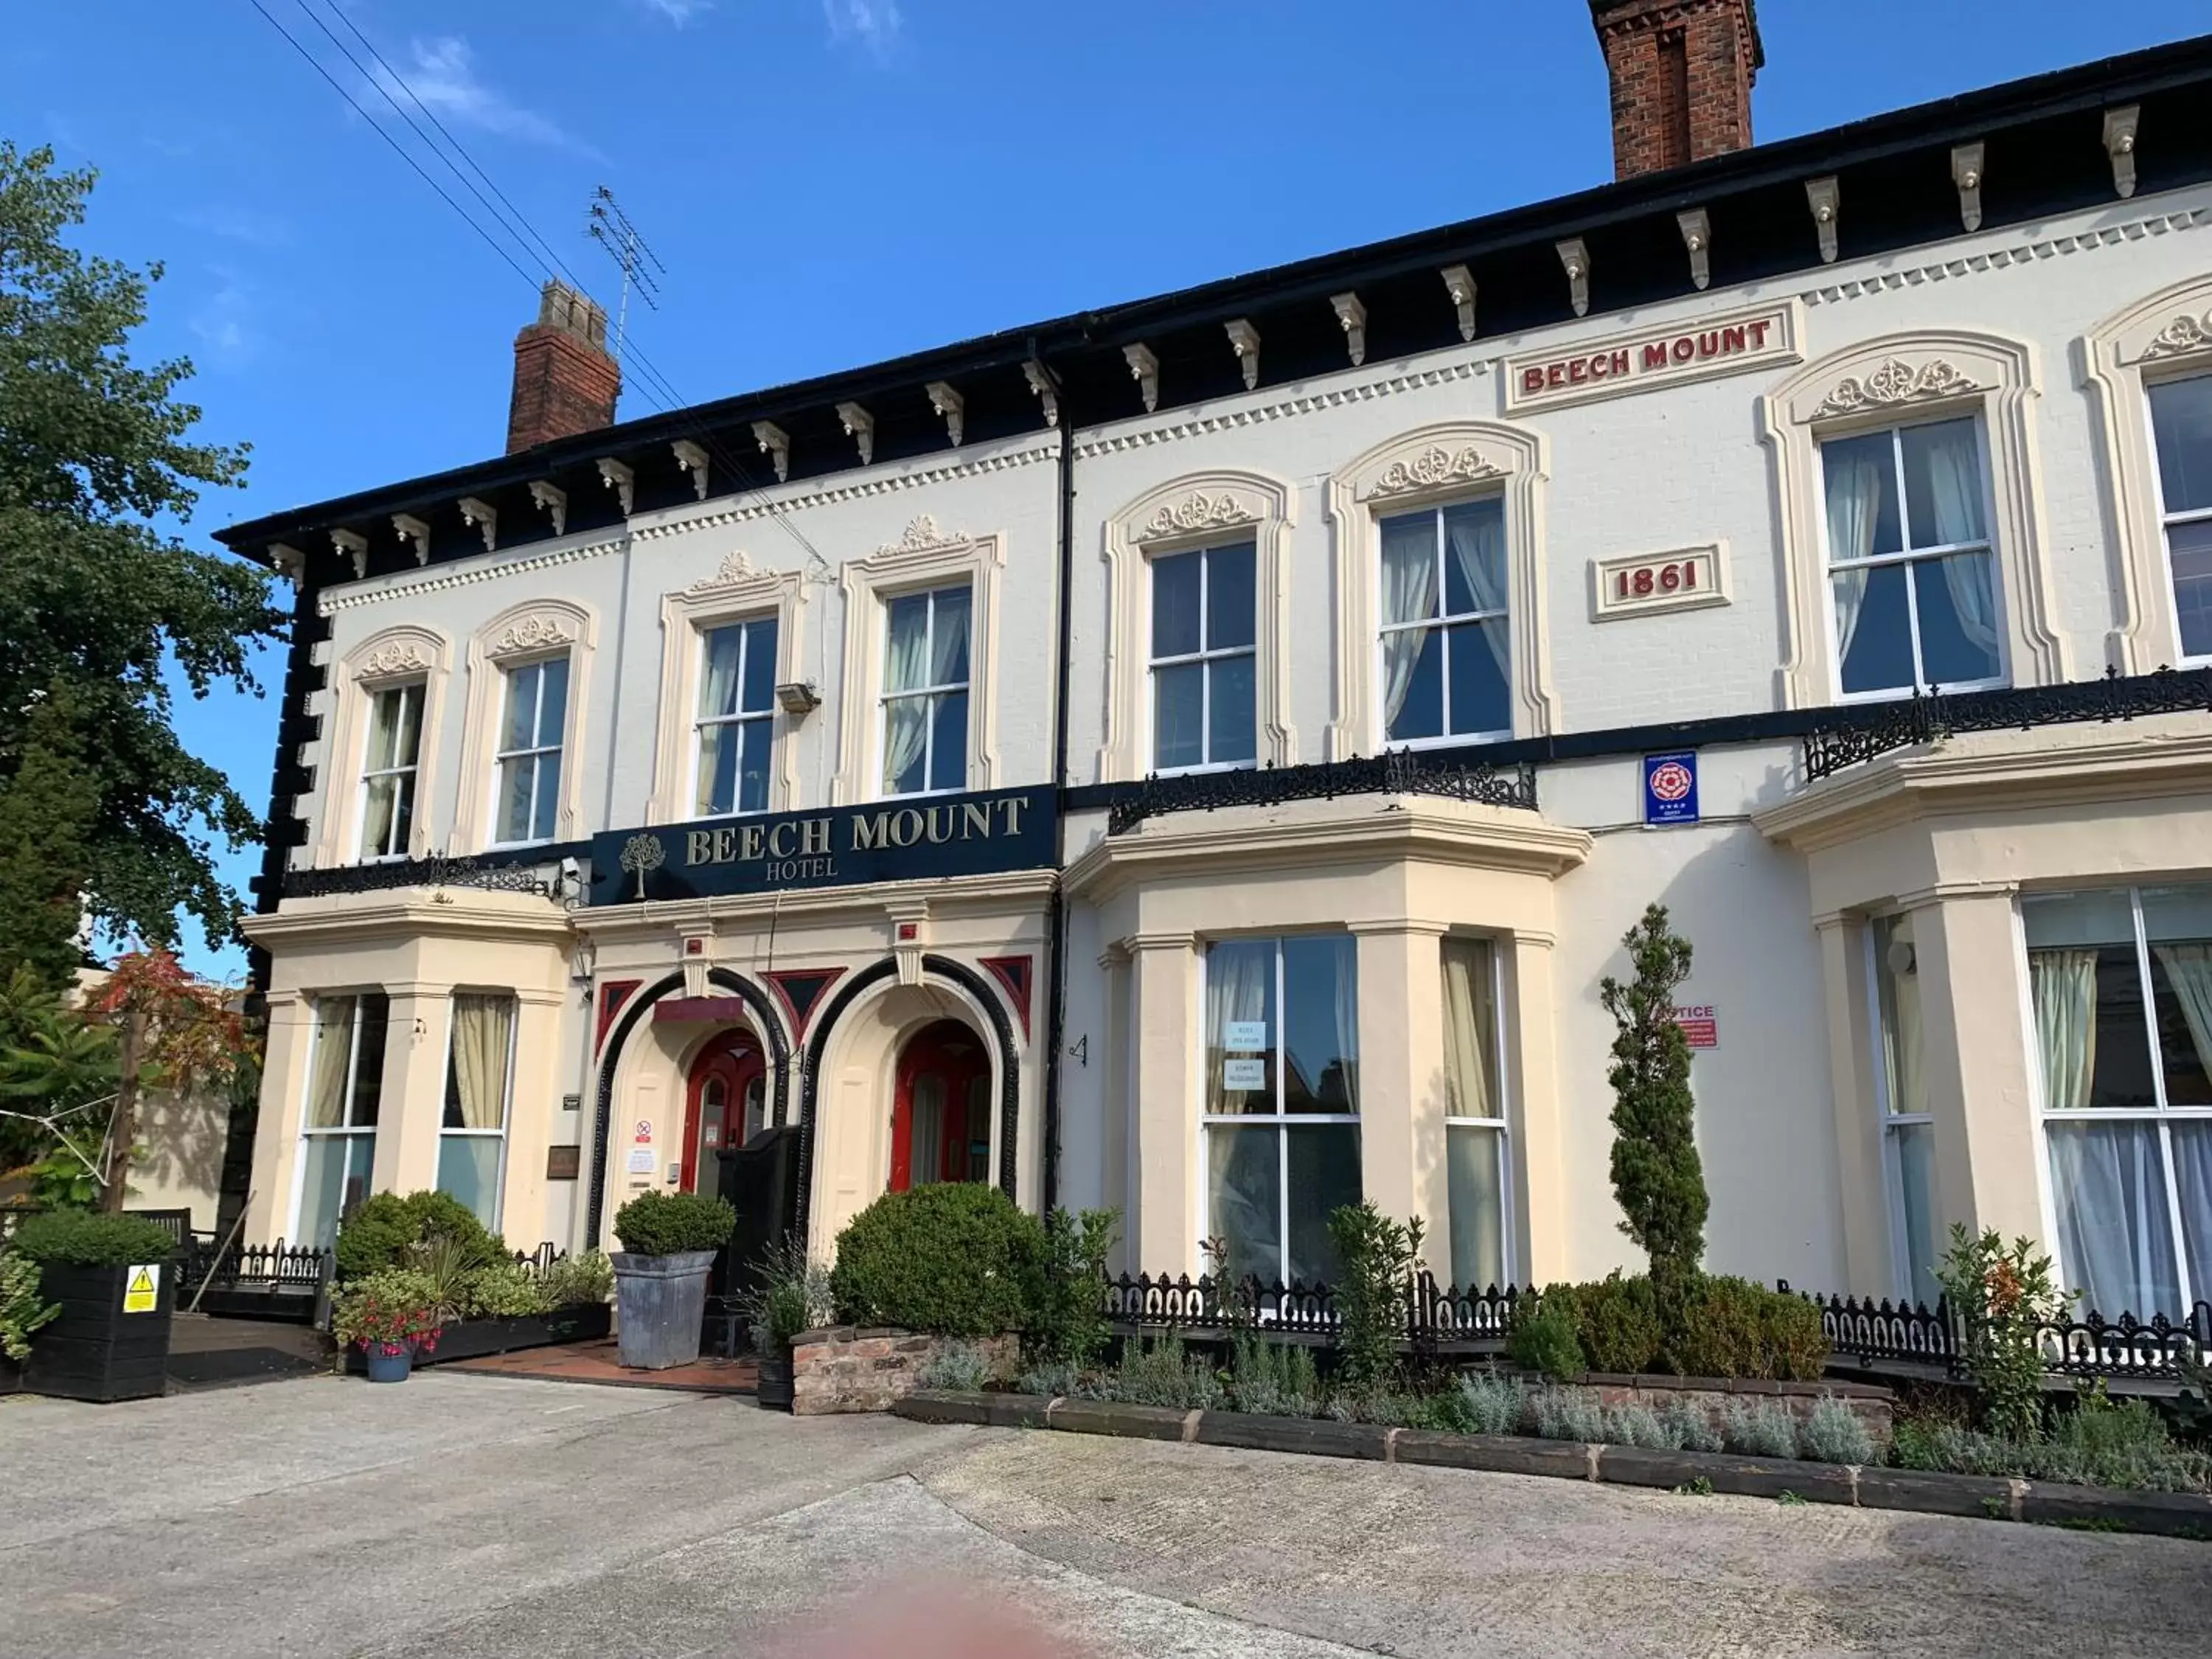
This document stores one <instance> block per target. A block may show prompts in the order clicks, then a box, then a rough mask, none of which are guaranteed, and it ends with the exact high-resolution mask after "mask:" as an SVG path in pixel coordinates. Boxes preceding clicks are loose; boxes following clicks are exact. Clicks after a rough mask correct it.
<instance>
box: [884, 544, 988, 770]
mask: <svg viewBox="0 0 2212 1659" xmlns="http://www.w3.org/2000/svg"><path fill="white" fill-rule="evenodd" d="M885 611H886V613H887V614H886V618H885V623H886V625H885V629H884V692H883V757H884V769H883V791H884V793H885V794H887V795H921V794H935V793H943V792H945V791H948V790H957V789H964V788H966V787H968V621H969V590H968V588H967V587H966V586H959V587H939V588H934V589H932V590H931V591H930V592H926V593H906V594H902V595H900V596H899V597H897V598H896V599H892V600H890V603H889V605H887V606H886V607H885Z"/></svg>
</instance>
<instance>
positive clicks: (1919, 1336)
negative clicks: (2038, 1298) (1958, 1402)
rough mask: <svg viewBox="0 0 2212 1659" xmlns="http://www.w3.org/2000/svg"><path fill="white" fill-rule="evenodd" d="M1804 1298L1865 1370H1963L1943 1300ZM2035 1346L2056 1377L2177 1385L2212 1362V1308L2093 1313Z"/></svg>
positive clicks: (2045, 1333)
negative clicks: (2188, 1369)
mask: <svg viewBox="0 0 2212 1659" xmlns="http://www.w3.org/2000/svg"><path fill="white" fill-rule="evenodd" d="M1776 1282H1777V1285H1778V1288H1779V1289H1781V1290H1784V1291H1787V1290H1789V1289H1790V1281H1789V1280H1788V1279H1780V1280H1778V1281H1776ZM1797 1294H1799V1295H1802V1296H1803V1297H1805V1299H1806V1300H1807V1301H1808V1302H1810V1303H1811V1304H1813V1305H1814V1307H1816V1308H1818V1309H1819V1310H1820V1328H1821V1329H1822V1330H1823V1331H1824V1332H1826V1334H1827V1338H1828V1346H1829V1348H1830V1350H1831V1351H1832V1352H1834V1353H1835V1354H1837V1355H1838V1356H1839V1357H1842V1358H1850V1359H1855V1360H1857V1361H1859V1362H1860V1363H1862V1364H1873V1365H1881V1364H1898V1365H1906V1366H1914V1367H1919V1366H1933V1367H1937V1368H1940V1369H1941V1370H1943V1371H1945V1372H1946V1373H1956V1372H1957V1371H1958V1370H1960V1366H1961V1362H1962V1360H1963V1358H1964V1355H1965V1352H1966V1331H1965V1328H1964V1325H1963V1322H1961V1321H1960V1319H1959V1318H1958V1317H1957V1316H1954V1314H1953V1313H1952V1311H1951V1308H1950V1304H1948V1302H1947V1301H1944V1300H1942V1299H1941V1298H1939V1299H1938V1300H1937V1302H1936V1305H1935V1306H1934V1307H1933V1308H1930V1307H1929V1306H1928V1305H1927V1304H1925V1303H1907V1302H1898V1303H1895V1304H1892V1303H1890V1302H1888V1301H1881V1302H1877V1301H1875V1300H1873V1299H1872V1298H1870V1297H1869V1298H1867V1299H1864V1300H1862V1299H1861V1298H1859V1297H1848V1296H1820V1295H1816V1294H1814V1293H1813V1292H1810V1291H1799V1292H1797ZM2036 1344H2037V1346H2039V1348H2040V1349H2041V1350H2042V1352H2043V1364H2044V1369H2045V1370H2046V1371H2048V1372H2050V1373H2051V1374H2052V1375H2054V1376H2083V1377H2089V1376H2112V1377H2142V1378H2166V1377H2172V1376H2176V1375H2177V1374H2178V1373H2177V1366H2176V1361H2178V1360H2182V1359H2203V1358H2205V1357H2206V1356H2207V1355H2208V1354H2212V1303H2208V1302H2199V1303H2197V1304H2196V1306H2195V1307H2193V1308H2192V1309H2191V1310H2190V1314H2189V1317H2188V1318H2187V1319H2185V1320H2182V1321H2179V1322H2177V1321H2175V1320H2172V1319H2170V1318H2168V1317H2167V1316H2166V1315H2164V1314H2155V1315H2154V1316H2151V1317H2150V1318H2148V1319H2138V1318H2136V1316H2135V1315H2133V1314H2122V1315H2121V1316H2119V1317H2118V1318H2117V1319H2106V1318H2105V1317H2103V1316H2101V1315H2100V1314H2099V1313H2097V1312H2096V1310H2093V1309H2092V1310H2090V1311H2088V1312H2087V1313H2086V1314H2084V1315H2083V1316H2081V1318H2079V1319H2066V1320H2057V1321H2053V1322H2050V1323H2048V1324H2043V1325H2039V1326H2037V1327H2036Z"/></svg>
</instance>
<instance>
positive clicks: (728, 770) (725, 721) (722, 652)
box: [694, 616, 776, 817]
mask: <svg viewBox="0 0 2212 1659" xmlns="http://www.w3.org/2000/svg"><path fill="white" fill-rule="evenodd" d="M775 627H776V619H775V617H772V616H771V617H752V618H751V619H750V620H748V621H745V622H735V623H725V624H723V625H722V626H721V627H720V628H710V629H707V630H706V632H705V633H704V634H703V635H701V638H700V648H701V651H702V654H703V658H704V671H703V672H702V674H701V675H700V676H699V716H698V722H697V726H698V744H697V754H698V759H697V771H698V784H697V793H696V799H695V801H694V805H695V806H696V809H697V811H698V813H699V815H700V816H701V817H719V816H720V815H722V814H724V813H728V812H765V811H768V779H769V755H770V751H771V750H772V749H773V747H774V744H775Z"/></svg>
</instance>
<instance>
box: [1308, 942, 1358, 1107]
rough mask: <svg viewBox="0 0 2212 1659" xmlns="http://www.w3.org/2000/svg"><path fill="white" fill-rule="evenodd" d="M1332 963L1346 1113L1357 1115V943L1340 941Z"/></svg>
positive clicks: (1338, 1057) (1337, 1034)
mask: <svg viewBox="0 0 2212 1659" xmlns="http://www.w3.org/2000/svg"><path fill="white" fill-rule="evenodd" d="M1330 959H1331V965H1332V967H1333V968H1334V971H1335V974H1336V1059H1337V1072H1338V1074H1339V1075H1340V1076H1341V1077H1342V1078H1343V1079H1344V1109H1345V1110H1346V1111H1347V1112H1356V1111H1358V1109H1359V953H1358V945H1357V943H1356V941H1354V940H1352V939H1338V940H1337V941H1336V944H1335V949H1334V951H1331V953H1330ZM1318 1080H1319V1079H1316V1081H1318Z"/></svg>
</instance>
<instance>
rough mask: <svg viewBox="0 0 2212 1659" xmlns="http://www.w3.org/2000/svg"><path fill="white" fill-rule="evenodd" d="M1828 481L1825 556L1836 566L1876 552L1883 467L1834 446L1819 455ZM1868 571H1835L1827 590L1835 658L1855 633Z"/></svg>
mask: <svg viewBox="0 0 2212 1659" xmlns="http://www.w3.org/2000/svg"><path fill="white" fill-rule="evenodd" d="M1822 460H1823V462H1824V464H1825V465H1826V472H1827V479H1828V557H1829V559H1830V560H1831V561H1832V562H1835V563H1838V564H1840V563H1842V562H1844V561H1845V560H1847V559H1863V558H1865V557H1866V556H1868V555H1869V553H1872V552H1873V551H1874V529H1875V520H1877V519H1878V518H1880V516H1881V484H1882V476H1883V475H1882V466H1881V462H1880V461H1879V460H1877V459H1875V457H1874V456H1872V455H1869V454H1863V453H1860V452H1859V451H1857V449H1856V448H1849V449H1847V448H1845V447H1843V446H1841V445H1838V446H1837V447H1834V448H1832V449H1830V450H1828V451H1827V452H1826V454H1825V455H1824V456H1823V457H1822ZM1867 574H1868V573H1867V571H1866V570H1865V569H1864V568H1858V569H1852V570H1838V571H1837V572H1836V573H1835V575H1834V579H1833V580H1832V584H1831V586H1832V587H1833V588H1834V591H1835V595H1836V659H1837V661H1838V662H1841V661H1842V660H1843V659H1844V658H1846V657H1848V656H1850V653H1851V641H1852V640H1853V639H1855V638H1856V637H1857V635H1858V631H1859V608H1860V607H1861V605H1863V604H1864V603H1865V601H1866V590H1867Z"/></svg>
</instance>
